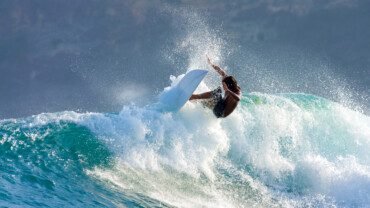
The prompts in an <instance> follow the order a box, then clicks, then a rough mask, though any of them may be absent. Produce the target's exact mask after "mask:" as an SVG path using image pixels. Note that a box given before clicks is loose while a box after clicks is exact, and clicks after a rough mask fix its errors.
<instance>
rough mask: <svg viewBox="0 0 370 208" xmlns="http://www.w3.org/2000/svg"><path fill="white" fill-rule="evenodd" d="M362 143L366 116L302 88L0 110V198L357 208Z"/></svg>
mask: <svg viewBox="0 0 370 208" xmlns="http://www.w3.org/2000/svg"><path fill="white" fill-rule="evenodd" d="M369 149H370V118H369V117H368V116H366V115H364V114H361V113H359V112H356V111H353V110H350V109H348V108H346V107H344V106H341V105H339V104H337V103H334V102H331V101H329V100H326V99H323V98H320V97H316V96H313V95H307V94H276V95H271V94H260V93H251V94H246V95H245V96H244V97H243V99H242V101H241V104H240V106H239V107H238V109H237V111H236V112H235V113H233V114H232V115H231V116H230V117H228V118H226V119H216V118H214V116H213V115H212V112H210V111H209V110H207V109H204V108H203V107H202V106H201V105H200V104H197V103H187V104H186V106H185V107H184V108H183V109H182V110H181V111H179V112H176V113H171V112H169V113H161V112H158V111H155V110H150V109H149V108H147V107H137V106H134V105H131V106H125V107H124V108H123V109H122V111H121V112H119V113H115V114H113V113H76V112H72V111H66V112H59V113H44V114H39V115H35V116H31V117H27V118H20V119H6V120H2V121H0V154H1V157H0V175H1V179H0V205H1V206H5V207H17V206H18V207H57V206H67V207H68V206H69V207H252V206H255V207H261V206H262V207H327V206H333V207H364V206H367V205H368V204H369V203H370V188H369V187H370V155H369V153H368V150H369Z"/></svg>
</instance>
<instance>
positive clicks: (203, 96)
mask: <svg viewBox="0 0 370 208" xmlns="http://www.w3.org/2000/svg"><path fill="white" fill-rule="evenodd" d="M211 92H212V91H209V92H205V93H201V94H193V95H191V97H190V99H189V100H196V99H208V98H211V97H212V93H211Z"/></svg>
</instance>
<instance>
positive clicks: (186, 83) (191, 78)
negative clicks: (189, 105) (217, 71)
mask: <svg viewBox="0 0 370 208" xmlns="http://www.w3.org/2000/svg"><path fill="white" fill-rule="evenodd" d="M207 73H208V70H204V69H194V70H191V71H188V72H187V73H186V74H185V76H184V77H183V78H182V79H181V80H180V81H179V82H178V83H177V84H175V85H173V86H171V87H169V88H167V89H165V90H164V91H163V92H162V94H161V95H160V98H159V103H160V106H161V108H162V110H165V111H178V110H180V108H181V107H182V106H184V105H185V103H186V102H187V101H188V100H189V98H190V96H191V95H192V94H193V92H194V91H195V90H196V89H197V87H198V85H199V84H200V82H201V81H202V80H203V78H204V77H205V76H206V75H207Z"/></svg>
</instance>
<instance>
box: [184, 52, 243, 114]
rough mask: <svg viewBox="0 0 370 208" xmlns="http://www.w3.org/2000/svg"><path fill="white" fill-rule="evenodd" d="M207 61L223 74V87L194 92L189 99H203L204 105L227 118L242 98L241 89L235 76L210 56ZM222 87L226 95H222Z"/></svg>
mask: <svg viewBox="0 0 370 208" xmlns="http://www.w3.org/2000/svg"><path fill="white" fill-rule="evenodd" d="M207 62H208V64H209V65H211V66H212V68H213V69H215V70H216V72H217V73H219V74H220V75H221V77H222V82H221V83H222V88H221V87H218V88H216V89H214V90H212V91H209V92H205V93H201V94H193V95H192V96H191V97H190V99H189V100H198V99H202V100H203V101H202V103H203V105H204V106H206V107H208V108H210V109H212V110H213V113H214V114H215V116H216V117H217V118H225V117H227V116H228V115H230V114H231V113H232V112H233V111H234V110H235V108H236V106H238V103H239V101H240V98H241V89H240V87H239V85H238V83H237V81H236V80H235V78H234V77H233V76H229V75H227V74H226V72H225V71H224V70H223V69H221V68H220V67H219V66H217V65H215V64H213V63H212V62H211V60H210V59H209V58H208V57H207ZM222 89H223V91H224V96H222V94H223V93H222Z"/></svg>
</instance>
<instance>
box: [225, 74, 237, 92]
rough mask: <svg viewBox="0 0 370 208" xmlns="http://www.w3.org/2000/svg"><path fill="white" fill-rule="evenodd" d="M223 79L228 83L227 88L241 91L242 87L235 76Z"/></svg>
mask: <svg viewBox="0 0 370 208" xmlns="http://www.w3.org/2000/svg"><path fill="white" fill-rule="evenodd" d="M222 81H223V82H225V83H226V85H227V88H229V89H230V90H231V91H233V92H235V93H239V92H240V87H239V85H238V82H237V81H236V79H235V78H234V77H233V76H227V77H225V78H223V80H222Z"/></svg>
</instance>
